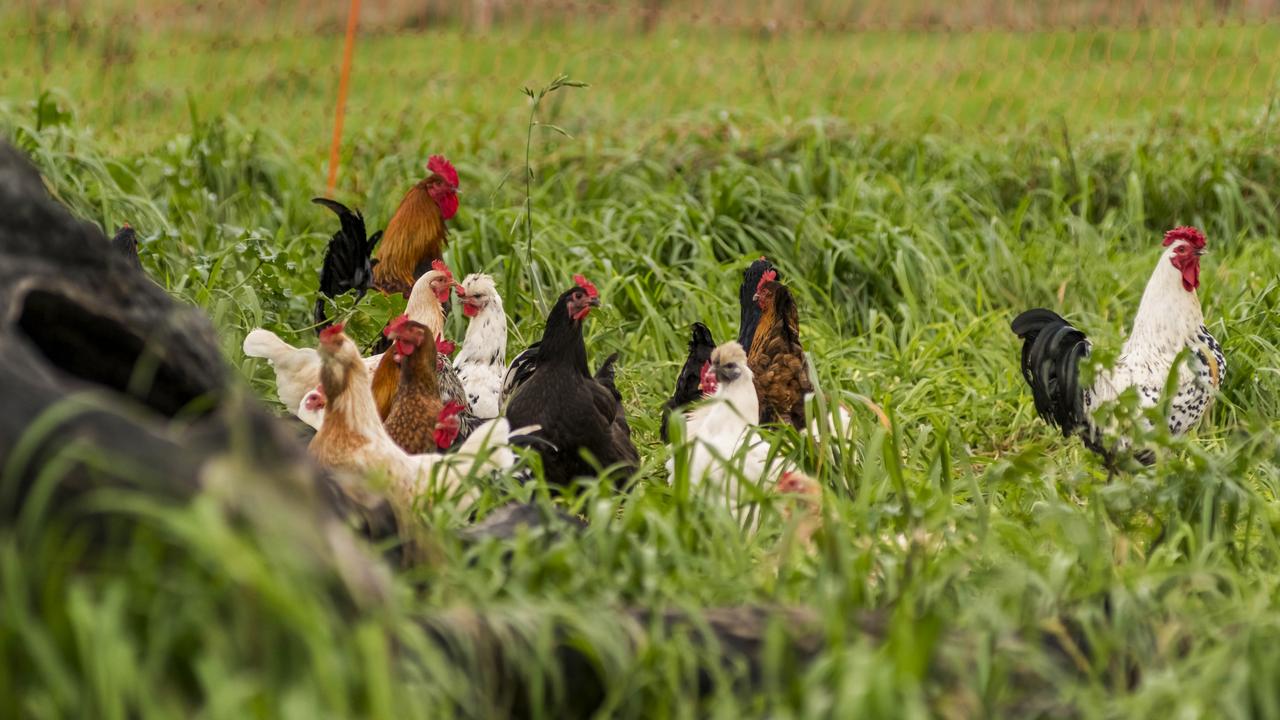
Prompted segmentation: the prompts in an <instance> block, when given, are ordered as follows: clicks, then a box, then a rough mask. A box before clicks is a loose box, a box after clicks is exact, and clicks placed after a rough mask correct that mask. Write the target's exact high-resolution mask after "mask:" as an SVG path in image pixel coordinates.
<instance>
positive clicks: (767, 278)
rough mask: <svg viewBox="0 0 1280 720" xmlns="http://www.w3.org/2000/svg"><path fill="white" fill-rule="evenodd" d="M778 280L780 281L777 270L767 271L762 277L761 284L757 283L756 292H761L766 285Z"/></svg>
mask: <svg viewBox="0 0 1280 720" xmlns="http://www.w3.org/2000/svg"><path fill="white" fill-rule="evenodd" d="M777 279H778V271H777V270H765V271H764V272H763V273H762V274H761V275H760V282H758V283H756V292H760V288H762V287H764V286H765V283H771V282H773V281H774V280H777Z"/></svg>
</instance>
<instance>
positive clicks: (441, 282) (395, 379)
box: [244, 263, 460, 427]
mask: <svg viewBox="0 0 1280 720" xmlns="http://www.w3.org/2000/svg"><path fill="white" fill-rule="evenodd" d="M452 287H453V275H452V273H450V272H449V268H448V267H447V266H445V265H444V263H439V264H438V265H436V267H435V268H433V269H432V271H431V272H428V273H427V274H425V275H423V276H422V277H421V278H419V279H418V281H417V282H416V283H414V289H413V292H412V293H411V294H410V296H409V303H408V305H407V306H406V308H405V314H406V315H408V316H409V319H410V320H413V321H414V322H419V323H422V324H423V325H426V326H427V328H428V329H430V330H431V332H432V333H434V334H435V335H436V336H439V335H440V334H441V333H442V332H443V330H444V310H443V307H442V305H441V303H442V302H443V301H444V300H447V299H448V297H449V295H450V294H451V293H452ZM244 354H245V355H247V356H249V357H259V358H265V359H266V360H267V362H268V363H270V364H271V367H272V368H273V369H274V370H275V374H276V394H277V395H278V396H279V398H280V402H281V403H282V404H283V405H284V406H285V407H286V408H288V409H289V411H290V412H293V413H295V414H296V413H297V412H298V411H299V405H300V403H301V402H302V399H303V397H304V396H306V394H307V393H309V392H310V391H311V390H312V389H313V388H315V387H316V386H317V385H318V384H319V383H320V356H319V354H317V352H316V351H315V350H314V349H312V348H298V347H294V346H292V345H290V344H288V343H286V342H285V341H283V340H281V339H280V337H279V336H278V335H276V334H275V333H273V332H271V331H270V330H264V329H262V328H254V329H253V330H251V331H250V332H249V334H248V335H247V336H245V339H244ZM394 358H395V355H394V353H392V354H391V355H387V354H386V353H378V354H375V355H371V356H369V357H367V358H365V359H364V362H365V364H366V366H367V367H369V368H370V369H375V368H376V370H375V377H376V378H377V393H376V394H377V396H378V397H379V398H380V403H381V404H380V405H379V407H380V408H381V411H382V412H383V413H387V412H390V410H391V398H392V397H393V396H394V395H395V390H396V387H398V386H399V384H400V370H399V365H397V364H395V363H394V362H392V361H393V360H394ZM384 359H385V360H386V361H387V362H386V363H384V362H383V361H384ZM455 384H457V385H459V386H460V383H455ZM446 400H447V398H446ZM313 419H314V418H313ZM308 424H310V423H308ZM313 427H314V426H313Z"/></svg>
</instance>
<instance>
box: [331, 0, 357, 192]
mask: <svg viewBox="0 0 1280 720" xmlns="http://www.w3.org/2000/svg"><path fill="white" fill-rule="evenodd" d="M359 19H360V0H351V12H350V14H348V15H347V42H346V45H344V46H343V48H342V74H341V75H340V76H339V77H338V107H337V108H336V109H335V110H334V117H333V145H332V146H330V148H329V182H328V184H327V187H328V194H329V195H332V194H333V188H334V185H336V184H337V182H338V151H339V150H340V149H341V148H342V119H343V117H344V116H345V115H346V113H347V85H348V84H349V83H350V81H351V56H352V54H353V53H354V52H355V46H356V23H357V22H358V21H359Z"/></svg>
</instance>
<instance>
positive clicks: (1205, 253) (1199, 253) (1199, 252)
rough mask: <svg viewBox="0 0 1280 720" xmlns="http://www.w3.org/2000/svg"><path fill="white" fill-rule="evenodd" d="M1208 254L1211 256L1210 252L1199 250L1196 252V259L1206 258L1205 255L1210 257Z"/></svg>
mask: <svg viewBox="0 0 1280 720" xmlns="http://www.w3.org/2000/svg"><path fill="white" fill-rule="evenodd" d="M1208 254H1209V251H1208V250H1206V249H1204V248H1200V249H1199V250H1197V251H1196V257H1204V256H1205V255H1208Z"/></svg>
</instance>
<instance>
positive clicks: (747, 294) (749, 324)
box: [738, 255, 782, 355]
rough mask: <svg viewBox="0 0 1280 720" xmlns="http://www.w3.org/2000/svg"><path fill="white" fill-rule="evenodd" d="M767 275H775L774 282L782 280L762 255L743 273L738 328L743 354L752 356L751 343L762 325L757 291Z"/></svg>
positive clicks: (739, 291)
mask: <svg viewBox="0 0 1280 720" xmlns="http://www.w3.org/2000/svg"><path fill="white" fill-rule="evenodd" d="M765 273H773V274H772V275H770V278H771V279H773V280H778V281H781V280H782V276H780V275H779V274H778V270H777V268H775V267H774V266H773V263H771V262H769V259H768V258H766V257H765V256H763V255H761V256H760V259H758V260H755V261H754V262H752V263H751V264H750V265H748V266H747V269H746V270H745V271H743V273H742V284H741V285H739V286H738V306H739V312H740V314H741V320H740V324H739V326H738V344H739V345H741V346H742V350H743V352H746V353H747V354H748V355H750V354H751V343H752V342H753V341H754V340H755V337H756V328H757V327H758V326H759V325H760V316H761V315H762V314H763V310H762V308H761V307H760V304H759V303H758V302H756V299H755V295H756V290H757V289H758V288H759V287H760V278H762V277H764V275H765Z"/></svg>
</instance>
